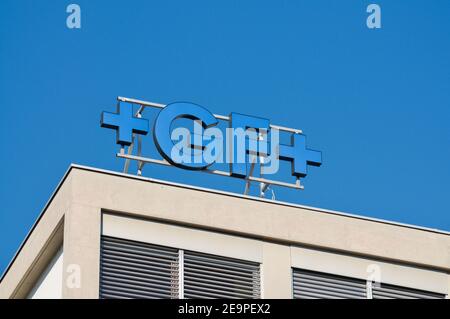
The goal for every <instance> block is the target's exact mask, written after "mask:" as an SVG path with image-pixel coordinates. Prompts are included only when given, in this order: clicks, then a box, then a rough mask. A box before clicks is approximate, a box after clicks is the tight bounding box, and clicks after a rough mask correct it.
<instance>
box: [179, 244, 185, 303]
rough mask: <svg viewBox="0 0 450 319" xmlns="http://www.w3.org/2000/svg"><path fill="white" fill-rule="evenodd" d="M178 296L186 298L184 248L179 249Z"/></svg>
mask: <svg viewBox="0 0 450 319" xmlns="http://www.w3.org/2000/svg"><path fill="white" fill-rule="evenodd" d="M178 298H179V299H184V250H182V249H180V250H179V251H178Z"/></svg>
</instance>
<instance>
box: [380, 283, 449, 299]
mask: <svg viewBox="0 0 450 319" xmlns="http://www.w3.org/2000/svg"><path fill="white" fill-rule="evenodd" d="M372 296H373V299H444V298H445V295H443V294H438V293H434V292H428V291H422V290H417V289H411V288H403V287H398V286H394V285H386V284H381V286H380V285H376V284H374V285H373V287H372Z"/></svg>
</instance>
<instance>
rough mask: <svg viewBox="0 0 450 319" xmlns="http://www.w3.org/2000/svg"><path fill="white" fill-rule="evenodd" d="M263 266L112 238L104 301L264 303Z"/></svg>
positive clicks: (106, 247)
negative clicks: (233, 300)
mask: <svg viewBox="0 0 450 319" xmlns="http://www.w3.org/2000/svg"><path fill="white" fill-rule="evenodd" d="M259 297H260V274H259V264H258V263H254V262H249V261H244V260H238V259H233V258H226V257H220V256H215V255H210V254H203V253H198V252H192V251H184V250H179V249H175V248H169V247H163V246H158V245H152V244H147V243H141V242H136V241H131V240H125V239H119V238H114V237H109V236H102V238H101V257H100V298H259Z"/></svg>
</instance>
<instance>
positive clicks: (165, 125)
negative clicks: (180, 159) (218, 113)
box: [153, 102, 218, 170]
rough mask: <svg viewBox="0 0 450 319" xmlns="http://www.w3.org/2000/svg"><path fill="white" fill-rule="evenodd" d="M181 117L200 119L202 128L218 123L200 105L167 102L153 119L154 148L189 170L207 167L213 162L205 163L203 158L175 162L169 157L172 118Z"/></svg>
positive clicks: (168, 159) (176, 164) (171, 161)
mask: <svg viewBox="0 0 450 319" xmlns="http://www.w3.org/2000/svg"><path fill="white" fill-rule="evenodd" d="M181 118H185V119H190V120H194V121H197V120H198V121H201V122H202V126H203V128H204V129H206V128H208V127H212V126H215V125H217V124H218V121H217V120H216V118H215V117H214V116H213V115H212V114H211V113H210V112H209V111H208V110H206V109H205V108H203V107H201V106H200V105H197V104H193V103H187V102H177V103H172V104H169V105H167V106H166V107H165V108H163V109H162V110H161V111H160V112H159V114H158V117H157V118H156V120H155V125H154V126H153V139H154V141H155V144H156V148H157V149H158V151H159V153H160V154H161V156H162V157H164V158H165V159H166V160H167V161H168V162H169V163H171V164H172V165H175V166H177V167H181V168H186V169H191V170H201V169H205V168H208V167H209V166H210V165H212V164H214V163H205V162H204V161H203V160H202V161H201V163H176V162H174V161H173V160H172V158H171V157H170V154H171V152H172V148H173V147H174V144H173V142H172V139H171V137H170V136H171V134H170V133H171V132H170V127H171V124H172V122H173V121H174V120H176V119H181Z"/></svg>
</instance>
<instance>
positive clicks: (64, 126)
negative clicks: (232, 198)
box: [0, 0, 450, 272]
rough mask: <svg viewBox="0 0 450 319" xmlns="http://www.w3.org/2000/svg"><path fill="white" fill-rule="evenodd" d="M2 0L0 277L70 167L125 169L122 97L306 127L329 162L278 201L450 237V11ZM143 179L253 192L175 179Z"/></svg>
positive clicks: (181, 175)
mask: <svg viewBox="0 0 450 319" xmlns="http://www.w3.org/2000/svg"><path fill="white" fill-rule="evenodd" d="M72 2H75V3H77V4H79V5H80V6H81V18H82V28H81V30H69V29H68V28H67V27H66V17H67V13H66V12H65V9H66V6H67V5H68V4H69V3H71V2H69V1H17V0H8V1H7V0H2V1H0V105H1V117H0V122H1V124H0V130H1V132H0V145H1V149H0V152H1V156H0V176H1V183H0V202H1V203H2V206H1V210H0V272H1V271H2V270H3V269H4V268H5V267H6V265H7V263H8V262H9V260H10V259H11V257H12V256H13V254H14V252H15V251H16V249H17V248H18V246H19V244H20V242H21V241H22V240H23V238H24V237H25V235H26V233H27V232H28V230H29V229H30V227H31V225H32V224H33V222H34V221H35V219H36V218H37V216H38V214H39V213H40V211H41V209H42V208H43V206H44V204H45V202H46V201H47V199H48V198H49V196H50V194H51V193H52V191H53V190H54V188H55V186H56V185H57V183H58V181H59V180H60V178H61V177H62V175H63V173H64V172H65V171H66V169H67V167H68V166H69V164H70V163H72V162H73V163H78V164H84V165H89V166H95V167H99V168H104V169H111V170H116V171H119V170H121V169H122V166H123V162H122V160H120V159H117V158H116V157H115V156H114V154H115V152H116V151H117V147H116V145H115V144H114V138H115V136H114V133H113V132H112V131H111V130H106V129H102V128H100V126H99V118H100V113H101V111H104V110H106V111H114V110H115V98H116V96H118V95H121V96H128V97H134V98H139V99H144V100H150V101H155V102H161V103H169V102H174V101H179V100H183V101H191V102H194V103H197V104H200V105H203V106H205V107H207V108H208V109H209V110H211V111H212V112H214V113H218V114H228V113H229V112H231V111H238V112H241V113H246V114H250V115H256V116H262V117H266V118H270V119H271V122H272V123H274V124H279V125H284V126H289V127H296V128H301V129H303V130H304V132H305V134H307V142H308V145H309V146H311V147H312V148H315V149H319V150H321V151H323V161H324V164H323V166H322V167H320V168H313V169H311V170H310V174H309V176H308V177H307V179H305V181H304V184H305V187H306V189H305V191H294V190H286V189H276V194H277V199H279V200H283V201H289V202H294V203H300V204H305V205H311V206H317V207H322V208H328V209H333V210H339V211H345V212H349V213H354V214H360V215H364V216H370V217H376V218H383V219H388V220H393V221H399V222H404V223H409V224H416V225H421V226H426V227H432V228H439V229H443V230H450V217H449V212H450V211H449V200H450V199H449V198H450V197H449V195H450V186H449V184H450V125H449V120H450V2H449V1H448V0H441V1H438V0H436V1H429V0H428V1H425V0H423V1H410V0H408V1H375V0H374V1H372V2H375V3H378V4H380V5H381V8H382V29H381V30H369V29H368V28H367V27H366V17H367V15H368V14H367V13H366V7H367V5H368V4H369V3H371V2H369V1H362V0H359V1H325V0H322V1H318V0H314V1H313V0H309V1H260V0H259V1H195V0H194V1H158V2H156V1H121V2H119V1H99V0H96V1H87V0H83V1H81V0H76V1H75V0H74V1H72ZM144 175H146V176H152V177H156V178H162V179H166V180H172V181H177V182H183V183H189V184H194V185H201V186H207V187H211V188H220V189H225V190H229V191H234V192H242V189H243V185H242V182H241V181H237V180H234V179H229V178H228V179H227V178H219V177H215V176H210V175H208V174H202V173H192V172H184V171H181V170H179V169H175V168H162V167H159V166H156V167H155V166H153V167H150V166H149V167H146V170H145V171H144Z"/></svg>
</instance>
